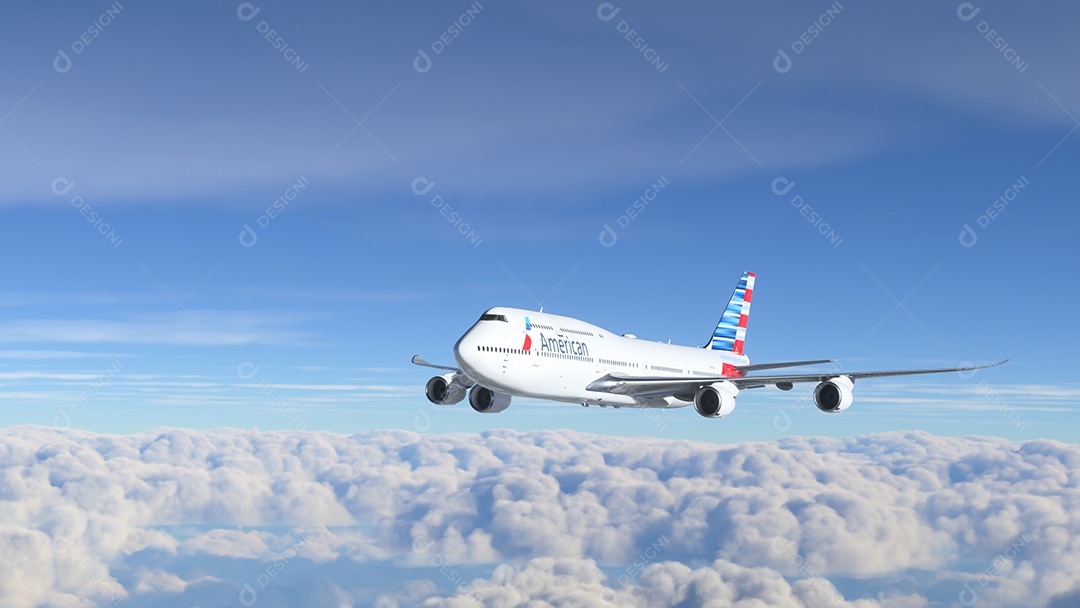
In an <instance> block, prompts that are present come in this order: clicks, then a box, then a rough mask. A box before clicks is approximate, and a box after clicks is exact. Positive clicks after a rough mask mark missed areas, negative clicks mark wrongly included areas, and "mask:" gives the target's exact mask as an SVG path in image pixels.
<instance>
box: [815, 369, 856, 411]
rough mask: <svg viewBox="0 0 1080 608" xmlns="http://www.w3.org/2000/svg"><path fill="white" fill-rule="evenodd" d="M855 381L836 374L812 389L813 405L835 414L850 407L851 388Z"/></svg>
mask: <svg viewBox="0 0 1080 608" xmlns="http://www.w3.org/2000/svg"><path fill="white" fill-rule="evenodd" d="M854 386H855V383H854V382H852V381H851V378H848V377H847V376H837V377H835V378H831V379H829V380H826V381H825V382H822V383H821V384H819V385H817V388H815V389H814V405H816V406H817V409H819V410H821V411H823V412H825V413H828V414H835V413H837V412H842V411H844V410H846V409H847V408H849V407H851V402H852V399H853V397H852V396H851V389H852V388H853V387H854Z"/></svg>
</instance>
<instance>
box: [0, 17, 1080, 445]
mask: <svg viewBox="0 0 1080 608" xmlns="http://www.w3.org/2000/svg"><path fill="white" fill-rule="evenodd" d="M110 7H112V8H111V9H110ZM830 7H832V9H831V10H832V14H831V15H826V10H827V9H829V8H830ZM837 7H839V8H837ZM470 10H471V12H472V15H471V16H469V15H467V11H470ZM616 10H617V11H618V12H617V13H616V12H614V11H616ZM976 10H977V11H978V12H975V11H976ZM107 11H110V12H111V13H112V14H111V15H109V16H106V12H107ZM256 11H257V12H256ZM1076 11H1077V8H1076V7H1074V6H1071V5H1066V4H1064V3H1044V4H1040V5H1039V6H1037V7H1030V6H1024V7H1020V6H998V5H993V4H989V3H988V4H985V5H982V4H980V5H979V6H975V5H967V4H960V5H959V6H955V5H953V4H951V3H946V4H940V5H933V6H929V5H926V6H922V5H917V6H911V7H898V6H897V7H894V6H874V7H863V6H855V5H851V6H848V5H847V4H844V5H839V4H833V5H827V4H821V5H814V4H811V5H806V4H798V5H784V6H780V7H773V6H768V7H766V6H742V5H740V6H739V7H738V8H737V9H724V8H720V7H716V6H713V5H710V4H705V3H690V4H683V5H680V6H679V7H668V6H664V7H659V6H652V5H648V4H642V3H617V6H616V5H615V4H611V5H607V4H601V5H599V6H597V5H593V4H582V5H578V6H566V7H562V6H544V5H539V4H535V5H528V4H526V5H522V4H512V5H504V4H495V3H490V4H489V3H486V2H483V3H480V4H475V3H474V4H469V3H440V4H438V5H434V6H432V5H427V4H419V3H416V4H407V5H400V4H395V5H393V6H389V5H387V6H374V7H372V6H351V5H349V6H346V5H340V4H320V5H310V4H308V5H304V6H303V7H300V6H294V5H285V4H276V3H256V4H251V5H248V4H240V3H235V4H234V3H196V4H185V5H184V6H182V7H181V6H160V5H143V4H136V3H134V2H132V3H121V4H106V3H96V4H95V3H90V4H85V3H81V4H77V5H70V6H67V7H64V8H61V9H58V8H56V7H44V6H41V5H33V6H25V7H19V8H16V9H13V14H12V16H11V18H10V19H7V20H5V23H4V24H3V25H2V26H0V27H2V28H4V32H3V36H2V37H0V39H2V40H3V42H0V44H2V45H3V46H4V52H3V53H0V57H2V59H0V62H2V63H3V73H4V75H5V78H4V80H3V82H4V84H3V86H2V87H0V116H3V119H2V120H0V126H2V127H3V131H4V132H3V133H0V166H2V167H3V178H4V183H5V185H6V187H5V188H4V189H3V192H2V193H0V214H3V216H4V219H5V221H6V225H7V226H8V230H7V231H6V233H5V238H4V239H3V240H2V244H0V255H2V256H3V260H4V261H5V263H4V264H3V266H2V268H3V270H2V279H3V284H2V286H0V403H2V404H3V412H4V420H5V422H6V423H8V424H19V423H30V424H43V425H53V424H59V425H61V426H67V425H70V426H72V427H76V428H84V429H89V430H94V431H104V432H133V431H138V430H143V429H148V428H154V427H159V426H186V427H195V428H211V427H219V426H238V427H243V428H251V427H257V428H260V429H289V428H297V427H303V428H308V429H327V430H335V431H344V432H351V431H359V430H366V429H375V428H401V429H408V430H421V431H425V432H451V431H478V430H485V429H491V428H500V427H510V428H515V429H520V430H530V429H541V428H572V429H578V430H584V431H596V432H605V433H613V434H622V435H646V436H658V437H666V438H677V437H685V438H692V439H705V440H711V441H721V442H726V441H737V440H743V439H770V438H776V437H782V436H786V435H807V434H826V435H834V436H842V435H850V434H855V433H862V432H873V431H885V430H895V429H919V430H927V431H930V432H934V433H939V434H949V435H964V434H981V435H998V436H1004V437H1008V438H1012V439H1030V438H1034V437H1051V438H1056V439H1061V440H1066V441H1074V442H1075V441H1077V440H1080V438H1078V437H1077V435H1076V431H1075V426H1074V425H1071V424H1070V422H1071V421H1072V419H1073V411H1074V409H1075V408H1076V407H1077V403H1078V396H1080V384H1077V383H1076V382H1075V375H1074V372H1073V370H1074V369H1075V368H1076V366H1077V364H1078V361H1077V356H1076V349H1075V344H1076V341H1077V338H1078V336H1077V326H1076V323H1075V322H1074V321H1073V308H1074V301H1075V298H1076V280H1075V276H1076V275H1077V270H1078V268H1077V265H1078V258H1080V256H1077V247H1076V244H1075V238H1074V236H1073V233H1074V231H1075V226H1076V225H1077V221H1078V220H1080V211H1077V205H1076V204H1075V198H1076V178H1075V175H1076V171H1075V169H1076V166H1077V158H1078V156H1077V155H1078V151H1080V135H1077V134H1076V133H1074V129H1076V127H1077V125H1078V124H1080V123H1078V122H1077V121H1076V119H1075V118H1074V116H1077V115H1080V85H1078V84H1077V82H1076V79H1075V78H1073V77H1072V75H1073V71H1072V69H1071V68H1072V65H1071V58H1073V57H1075V56H1076V54H1077V51H1078V50H1080V49H1077V42H1076V41H1075V37H1074V36H1071V35H1070V31H1069V28H1070V24H1072V23H1075V22H1076V17H1077V15H1076ZM249 16H250V19H249V20H245V19H244V18H245V17H249ZM609 16H610V20H605V19H604V18H605V17H609ZM271 29H272V30H273V31H275V32H277V35H278V36H280V37H281V41H282V42H281V44H280V45H278V46H279V47H280V48H275V46H274V44H275V43H274V42H271V41H270V40H267V38H266V37H265V36H266V32H268V31H269V30H271ZM991 29H992V30H994V31H995V32H997V35H998V36H1000V37H1001V43H1000V44H997V43H996V42H993V41H991V40H988V39H987V38H986V36H987V33H988V31H989V30H991ZM630 30H633V31H634V32H636V33H637V34H636V36H639V37H640V40H641V42H640V44H639V43H636V42H634V41H632V40H630V39H628V38H627V35H628V33H629V31H630ZM95 32H96V33H95ZM80 36H84V38H82V39H80ZM631 37H632V38H635V39H636V37H635V36H634V35H632V34H631ZM82 40H89V42H83V41H82ZM443 40H446V41H449V42H444V41H443ZM807 41H808V42H807ZM995 44H997V46H996V47H995ZM286 45H287V47H288V49H291V50H290V51H289V52H286V53H283V52H282V50H284V49H285V46H286ZM635 45H636V46H635ZM646 45H647V48H648V49H649V50H647V51H645V52H642V51H643V50H645V48H646ZM1006 45H1007V46H1006ZM76 49H78V50H76ZM59 51H64V52H65V54H66V55H67V57H68V59H69V60H70V62H68V61H67V60H64V59H62V58H59V59H58V57H59V55H58V53H59ZM419 51H424V52H425V53H426V55H427V56H428V57H429V58H430V59H431V67H430V69H428V70H427V71H420V70H418V69H417V66H420V67H421V68H423V67H426V66H425V64H424V62H423V61H421V60H418V59H417V57H418V52H419ZM779 51H784V52H785V53H786V54H787V56H788V57H789V58H790V59H791V63H790V69H787V70H786V71H780V70H778V69H777V68H778V66H779V67H780V68H784V67H786V64H785V63H784V62H783V61H780V60H778V59H777V57H778V52H779ZM1003 51H1004V52H1003ZM292 52H295V53H296V55H295V56H294V55H292V54H291V53H292ZM652 53H656V55H652ZM1012 53H1015V55H1013V54H1012ZM292 59H295V62H292V63H291V62H290V60H292ZM652 60H655V61H652ZM661 63H662V64H663V65H662V66H661V67H662V69H658V67H657V66H658V65H659V64H661ZM298 65H299V66H300V68H298V67H297V66H298ZM69 66H70V67H69ZM58 68H59V69H58ZM661 180H663V181H664V182H665V183H666V184H668V185H667V186H666V187H665V188H664V189H663V190H661V191H660V192H659V194H658V196H657V197H656V198H655V199H654V200H653V201H651V202H650V204H649V205H648V206H647V207H646V208H645V209H644V210H643V211H642V212H641V213H640V214H639V215H637V217H635V218H633V219H632V220H631V221H625V220H624V221H623V222H622V224H625V225H622V224H620V222H619V220H620V217H621V216H623V215H624V214H625V213H626V210H627V209H628V208H629V207H631V206H632V205H633V203H634V201H635V199H637V198H638V197H641V196H642V195H643V193H644V192H645V191H646V190H647V189H648V188H649V187H650V185H652V184H654V183H656V182H658V181H661ZM297 184H299V185H302V186H303V187H302V188H295V186H296V185H297ZM1017 184H1020V185H1021V186H1022V187H1020V188H1015V187H1014V186H1015V185H1017ZM417 191H422V192H423V194H417V193H416V192H417ZM778 191H782V192H783V193H782V194H777V192H778ZM293 194H295V196H293ZM1014 195H1015V196H1014ZM285 196H288V197H290V198H291V200H289V201H288V204H287V205H284V206H283V207H284V208H283V209H280V210H279V211H280V212H279V213H277V214H276V217H274V218H272V219H270V218H264V219H263V222H262V223H260V218H261V217H262V216H264V214H266V213H267V209H268V208H271V207H272V206H273V205H274V203H275V201H276V200H278V199H279V198H281V197H285ZM436 197H439V198H436ZM796 197H798V198H796ZM1000 197H1006V198H1008V199H1010V200H1009V201H1008V205H1007V206H1004V208H1003V209H1000V210H999V212H998V213H997V214H996V217H994V218H992V219H990V218H983V222H982V223H980V218H981V217H982V216H984V215H985V214H986V213H987V209H988V208H991V207H992V206H993V205H994V203H995V201H996V200H997V199H999V198H1000ZM433 201H434V202H435V203H436V204H433ZM444 206H449V208H447V207H444ZM807 206H809V207H807ZM440 208H441V209H442V211H445V212H446V215H443V214H442V213H440ZM450 208H452V209H453V212H454V213H456V214H457V217H459V218H461V219H462V220H463V222H464V223H465V224H467V228H462V227H461V224H455V223H453V222H452V221H450V220H449V219H448V216H449V215H450ZM811 209H812V212H813V213H815V214H817V216H816V217H818V218H820V219H821V221H823V222H825V223H826V224H827V225H828V227H827V228H824V227H822V226H821V223H820V222H818V221H817V220H815V219H813V218H814V217H815V216H812V215H811ZM95 214H96V215H95ZM965 224H966V225H968V226H970V227H972V229H973V230H974V234H975V237H974V238H973V237H972V236H971V233H964V234H965V237H964V239H965V241H964V242H962V240H961V234H962V233H963V232H964V226H965ZM983 224H985V225H983ZM245 225H247V226H249V227H251V228H252V230H253V231H254V233H255V235H256V239H255V241H254V245H253V246H245V245H244V244H243V243H242V242H241V235H242V233H244V226H245ZM605 225H608V226H611V227H614V229H615V231H616V234H617V240H616V242H615V243H614V245H613V246H605V245H604V244H602V243H601V239H600V235H601V232H602V230H603V227H604V226H605ZM459 229H460V230H459ZM462 231H464V232H469V231H471V234H472V235H473V236H472V237H471V238H467V237H466V236H464V235H463V234H462ZM829 231H831V233H830V234H832V235H834V237H833V238H832V239H830V238H827V236H826V235H823V234H822V232H826V233H829ZM247 234H248V235H249V236H247V237H246V238H247V241H246V242H247V244H251V242H252V238H251V237H250V233H247ZM972 241H974V243H973V246H965V243H966V244H967V245H972ZM609 244H610V242H609ZM743 270H752V271H755V272H757V273H758V285H757V293H756V294H755V295H756V297H755V306H754V314H753V316H752V318H751V322H750V327H749V334H748V342H747V351H748V353H749V354H750V356H751V357H752V358H753V360H754V361H758V362H765V361H771V360H788V359H802V358H819V357H833V358H837V359H839V360H840V362H841V364H842V365H843V366H844V368H845V369H853V370H854V369H879V368H881V369H887V368H905V367H924V366H929V365H934V366H937V365H942V366H950V365H955V364H958V363H960V362H965V361H972V362H990V361H996V360H999V359H1003V358H1011V359H1012V363H1010V364H1009V365H1008V366H1006V367H1004V368H999V369H995V370H992V371H987V372H983V373H980V374H979V375H977V376H975V377H973V378H957V377H956V376H953V375H949V376H943V377H934V378H929V379H911V380H905V381H885V380H882V381H876V382H874V381H867V382H863V383H860V384H859V386H858V387H857V389H856V405H855V407H854V408H853V409H851V410H849V411H848V412H847V413H846V414H845V415H843V416H825V415H823V414H820V413H818V412H816V411H815V410H813V408H812V406H807V402H806V401H805V392H804V391H795V392H793V393H782V392H779V391H774V390H767V391H766V390H762V391H751V392H747V393H744V394H743V395H741V396H740V402H739V409H738V410H737V411H736V413H735V414H734V415H733V416H731V417H729V418H727V419H725V420H723V421H706V420H704V419H701V418H700V417H699V416H697V415H696V414H695V413H694V412H693V411H690V410H680V411H671V412H664V413H662V414H658V413H644V412H634V411H619V412H614V411H608V410H596V409H590V410H587V411H586V410H582V409H581V408H575V407H571V406H565V405H557V404H551V403H542V402H533V401H523V402H519V403H515V405H514V406H512V407H511V409H510V410H508V411H507V412H505V413H503V414H500V415H499V416H480V415H476V414H474V413H473V412H471V411H469V410H468V409H467V408H462V407H456V408H434V407H432V406H431V405H430V404H428V403H427V402H426V400H425V399H424V398H423V395H422V386H423V382H424V381H425V380H426V379H427V377H428V375H429V374H428V373H426V372H425V371H424V370H422V369H419V368H413V367H412V366H410V365H409V364H408V361H409V357H411V356H412V355H413V354H416V353H419V354H422V355H424V356H425V357H426V358H428V359H429V360H432V361H436V362H449V361H450V360H451V348H452V345H453V343H454V341H455V340H456V339H457V337H458V336H459V335H460V334H461V333H462V332H464V331H465V330H466V329H467V328H468V327H469V325H470V324H471V323H472V322H473V321H474V320H475V318H476V317H477V316H478V315H479V314H480V313H481V312H482V311H483V310H485V309H486V308H489V307H491V306H496V305H508V306H520V307H526V308H535V307H538V306H539V305H541V304H542V305H543V306H544V307H545V309H546V310H548V311H551V312H557V313H560V314H566V315H570V316H576V317H580V318H583V319H586V320H588V321H590V322H593V323H596V324H598V325H601V326H603V327H607V328H609V329H611V330H612V331H616V332H620V333H621V332H633V333H636V334H637V335H639V336H641V337H642V338H648V339H656V340H668V339H670V340H672V341H673V342H676V343H685V344H697V343H704V341H705V338H706V337H707V336H708V335H709V333H710V332H711V330H712V328H713V326H714V324H715V322H716V319H717V318H718V316H719V314H720V311H721V310H722V308H723V306H724V303H725V302H726V300H727V298H728V296H729V295H730V293H731V290H732V288H733V287H734V285H735V283H736V281H737V280H738V277H739V274H740V273H741V272H742V271H743ZM898 303H899V304H902V306H898ZM808 407H809V409H808Z"/></svg>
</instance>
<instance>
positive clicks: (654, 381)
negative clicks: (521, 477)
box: [585, 359, 1009, 397]
mask: <svg viewBox="0 0 1080 608" xmlns="http://www.w3.org/2000/svg"><path fill="white" fill-rule="evenodd" d="M1008 362H1009V360H1008V359H1005V360H1004V361H999V362H997V363H992V364H990V365H976V366H969V367H949V368H938V369H908V370H890V371H880V372H835V371H833V372H824V373H821V372H819V373H813V374H780V375H774V376H741V377H739V376H696V377H691V378H671V377H666V378H665V377H657V376H652V377H649V376H629V375H627V374H621V373H618V372H615V373H610V374H607V375H605V376H603V377H601V378H598V379H597V380H595V381H594V382H593V383H591V384H589V386H587V387H585V388H586V390H590V391H599V392H603V393H613V394H616V395H635V396H639V397H667V396H671V395H674V394H676V393H683V394H686V393H692V392H694V391H696V390H698V389H699V388H701V387H703V386H708V385H709V384H713V383H714V382H730V383H732V384H734V385H735V386H736V387H737V388H739V389H740V390H742V389H747V388H760V387H763V386H777V387H779V388H783V389H784V390H787V389H790V388H791V387H792V385H794V384H798V383H801V382H825V381H826V380H830V379H832V378H836V377H838V376H846V377H848V378H850V379H852V380H858V379H860V378H884V377H888V376H914V375H917V374H943V373H947V372H970V371H975V370H977V369H986V368H988V367H996V366H998V365H1002V364H1005V363H1008ZM765 365H777V366H786V365H785V364H765ZM747 367H750V366H747ZM743 369H745V368H743ZM758 369H762V368H760V367H759V368H758Z"/></svg>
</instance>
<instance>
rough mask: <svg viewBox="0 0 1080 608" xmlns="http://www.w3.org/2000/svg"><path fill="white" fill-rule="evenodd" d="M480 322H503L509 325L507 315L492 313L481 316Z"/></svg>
mask: <svg viewBox="0 0 1080 608" xmlns="http://www.w3.org/2000/svg"><path fill="white" fill-rule="evenodd" d="M480 320H481V321H502V322H503V323H508V321H507V320H506V315H493V314H491V313H484V314H482V315H480Z"/></svg>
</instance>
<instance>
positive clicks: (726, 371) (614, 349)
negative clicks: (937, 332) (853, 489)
mask: <svg viewBox="0 0 1080 608" xmlns="http://www.w3.org/2000/svg"><path fill="white" fill-rule="evenodd" d="M754 278H755V275H754V274H753V273H751V272H746V273H743V275H742V279H741V280H740V281H739V285H738V287H736V288H735V293H734V294H732V296H731V300H730V301H729V302H728V305H727V308H726V309H725V310H724V314H723V316H722V317H721V318H720V322H719V323H718V324H717V326H716V329H715V330H714V331H713V335H712V337H711V338H710V340H709V342H708V343H707V344H706V345H705V346H704V347H700V348H695V347H690V346H678V345H673V344H665V343H662V342H649V341H646V340H638V339H637V338H636V336H633V335H631V334H623V335H621V336H620V335H616V334H613V333H611V332H610V331H607V330H606V329H602V328H600V327H597V326H595V325H590V324H588V323H584V322H582V321H579V320H577V319H573V318H570V317H562V316H558V315H552V314H547V313H543V312H535V311H529V310H521V309H517V308H492V309H491V310H489V311H487V312H485V313H484V314H483V315H481V316H480V320H479V321H477V322H476V324H475V325H473V326H472V328H470V329H469V331H467V332H465V335H463V336H462V337H461V339H460V340H458V342H457V344H456V345H455V346H454V359H456V360H457V364H458V366H457V367H449V366H442V365H432V364H431V363H428V362H427V361H425V360H424V359H422V358H421V357H420V356H419V355H417V356H414V357H413V359H412V362H413V363H415V364H416V365H422V366H426V367H433V368H435V369H439V370H443V371H446V372H447V373H445V374H443V375H440V376H435V377H434V378H432V379H430V380H428V382H427V386H426V387H425V393H426V394H427V398H428V400H430V401H431V402H432V403H434V404H436V405H450V404H454V403H458V402H460V401H461V400H463V399H465V397H466V395H467V396H468V399H469V405H471V406H472V408H473V409H474V410H476V411H477V412H480V413H484V414H493V413H497V412H501V411H503V410H505V409H506V408H507V407H509V406H510V398H511V396H520V397H533V398H537V399H549V400H553V401H565V402H568V403H580V404H582V405H584V406H589V405H599V406H601V407H603V406H612V407H658V408H676V407H686V406H688V405H690V404H693V405H694V409H696V410H697V412H698V413H699V414H701V415H702V416H705V417H706V418H723V417H724V416H727V415H728V414H730V413H731V412H732V411H733V410H734V409H735V397H736V395H738V394H739V391H742V390H744V389H748V388H760V387H763V386H770V385H771V386H775V387H777V388H779V389H780V390H785V391H787V390H791V389H792V387H794V386H795V384H798V383H801V382H817V383H818V385H817V387H816V388H815V389H814V403H815V404H816V405H817V407H818V409H819V410H821V411H823V412H828V413H836V412H842V411H844V410H846V409H847V408H848V407H850V406H851V402H852V395H851V391H852V387H853V386H854V384H855V381H856V380H860V379H862V378H881V377H886V376H909V375H914V374H940V373H944V372H968V371H974V370H977V369H984V368H987V367H994V366H995V365H1001V364H1002V363H1005V362H1006V361H1008V360H1007V359H1006V360H1005V361H1001V362H999V363H994V364H992V365H981V366H974V367H953V368H943V369H914V370H893V371H881V372H845V373H840V372H825V373H822V372H818V373H808V374H779V375H755V374H754V372H761V371H765V370H772V369H781V368H789V367H798V366H803V365H814V364H819V363H831V362H833V360H832V359H825V360H820V361H791V362H784V363H764V364H758V365H751V364H750V359H749V358H748V357H747V356H746V355H745V354H743V346H744V344H745V341H746V324H747V321H748V320H749V318H750V301H751V299H752V298H753V294H754Z"/></svg>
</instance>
